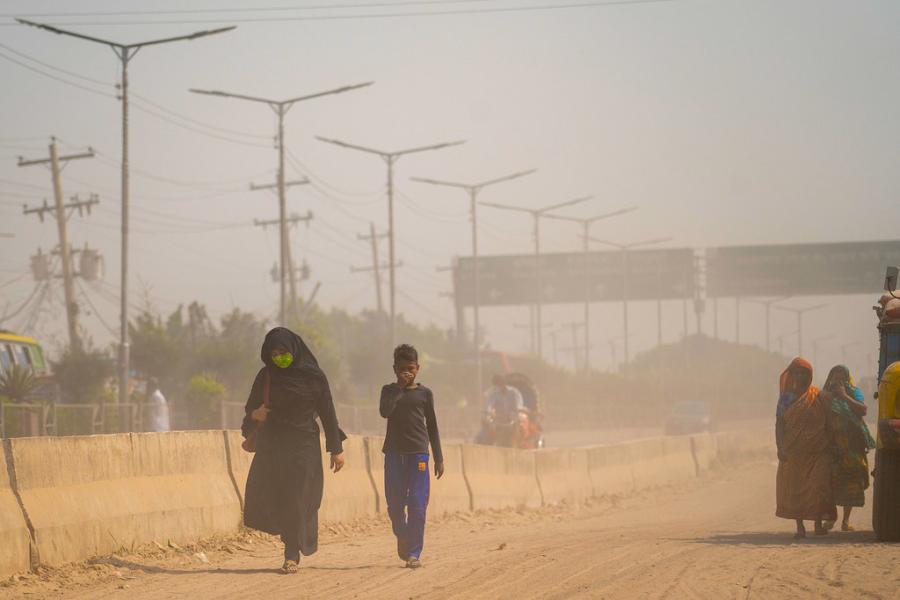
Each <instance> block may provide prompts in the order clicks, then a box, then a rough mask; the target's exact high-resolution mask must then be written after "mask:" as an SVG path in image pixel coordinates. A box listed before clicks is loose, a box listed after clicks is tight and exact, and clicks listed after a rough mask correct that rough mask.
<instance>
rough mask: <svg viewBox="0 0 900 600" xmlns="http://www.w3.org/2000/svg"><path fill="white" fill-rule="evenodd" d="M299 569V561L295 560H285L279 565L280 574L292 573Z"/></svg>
mask: <svg viewBox="0 0 900 600" xmlns="http://www.w3.org/2000/svg"><path fill="white" fill-rule="evenodd" d="M299 569H300V563H298V562H297V561H295V560H286V561H284V564H283V565H281V574H282V575H292V574H294V573H296V572H297V571H298V570H299Z"/></svg>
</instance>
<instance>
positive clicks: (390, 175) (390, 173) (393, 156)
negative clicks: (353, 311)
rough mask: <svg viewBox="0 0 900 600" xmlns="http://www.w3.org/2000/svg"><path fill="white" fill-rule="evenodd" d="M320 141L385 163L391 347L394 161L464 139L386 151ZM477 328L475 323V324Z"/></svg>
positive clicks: (393, 338)
mask: <svg viewBox="0 0 900 600" xmlns="http://www.w3.org/2000/svg"><path fill="white" fill-rule="evenodd" d="M316 139H317V140H319V141H320V142H326V143H328V144H334V145H335V146H340V147H341V148H347V149H348V150H357V151H359V152H366V153H368V154H375V155H377V156H380V157H381V158H382V159H383V160H384V162H385V164H387V200H388V265H387V266H388V288H389V290H388V296H389V300H388V305H389V307H390V329H391V347H394V346H395V345H396V344H397V260H396V251H395V246H396V241H397V236H396V235H395V230H394V163H396V162H397V160H399V159H400V157H401V156H406V155H407V154H415V153H418V152H427V151H430V150H440V149H442V148H450V147H451V146H459V145H460V144H464V143H465V140H457V141H454V142H444V143H441V144H433V145H431V146H419V147H417V148H407V149H406V150H396V151H394V152H387V151H385V150H376V149H374V148H366V147H365V146H357V145H356V144H348V143H347V142H342V141H340V140H335V139H332V138H326V137H321V136H316ZM476 328H477V324H476Z"/></svg>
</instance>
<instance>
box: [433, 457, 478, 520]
mask: <svg viewBox="0 0 900 600" xmlns="http://www.w3.org/2000/svg"><path fill="white" fill-rule="evenodd" d="M441 449H442V450H443V451H444V476H443V477H441V478H440V480H437V479H432V480H431V499H430V500H429V502H428V511H429V513H430V514H432V515H437V516H442V515H446V514H449V513H455V512H467V511H469V510H471V509H472V495H471V492H470V491H469V483H468V482H467V481H466V475H465V473H464V472H463V457H462V452H463V450H462V445H460V444H444V445H443V447H442V448H441ZM433 472H434V469H433V468H432V473H433Z"/></svg>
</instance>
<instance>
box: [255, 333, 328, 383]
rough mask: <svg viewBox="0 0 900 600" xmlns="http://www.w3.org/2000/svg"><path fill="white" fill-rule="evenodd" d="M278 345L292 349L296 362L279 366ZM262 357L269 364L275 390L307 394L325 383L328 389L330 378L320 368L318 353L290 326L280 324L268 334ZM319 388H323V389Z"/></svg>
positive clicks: (264, 342) (261, 352)
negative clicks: (275, 359) (275, 352)
mask: <svg viewBox="0 0 900 600" xmlns="http://www.w3.org/2000/svg"><path fill="white" fill-rule="evenodd" d="M275 348H284V349H285V350H287V351H288V352H290V353H291V354H292V355H293V356H294V362H292V363H291V365H290V366H289V367H287V368H285V369H281V368H279V367H276V366H275V363H274V362H272V350H274V349H275ZM260 358H262V361H263V362H264V363H265V364H266V366H267V367H269V372H270V373H271V375H272V388H273V389H276V388H277V389H281V390H283V391H285V392H288V393H292V392H293V393H303V392H308V391H310V388H317V387H319V388H320V386H324V391H328V378H327V377H326V376H325V372H324V371H322V369H321V368H320V367H319V362H318V361H317V360H316V357H315V355H313V353H312V351H311V350H310V349H309V347H308V346H307V345H306V343H305V342H304V341H303V339H302V338H301V337H300V336H299V335H297V334H296V333H294V332H293V331H291V330H290V329H288V328H286V327H276V328H275V329H272V330H271V331H269V333H267V334H266V339H265V341H263V345H262V350H261V351H260ZM319 391H322V390H321V388H320V389H319Z"/></svg>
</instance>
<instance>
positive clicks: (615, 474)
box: [587, 444, 635, 498]
mask: <svg viewBox="0 0 900 600" xmlns="http://www.w3.org/2000/svg"><path fill="white" fill-rule="evenodd" d="M587 455H588V474H589V475H590V481H591V489H592V491H593V496H594V497H595V498H600V497H603V496H618V495H623V494H629V493H631V492H633V491H634V487H635V486H634V472H633V470H632V466H631V463H632V456H631V452H630V448H628V446H625V445H623V444H614V445H611V446H595V447H593V448H588V449H587Z"/></svg>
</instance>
